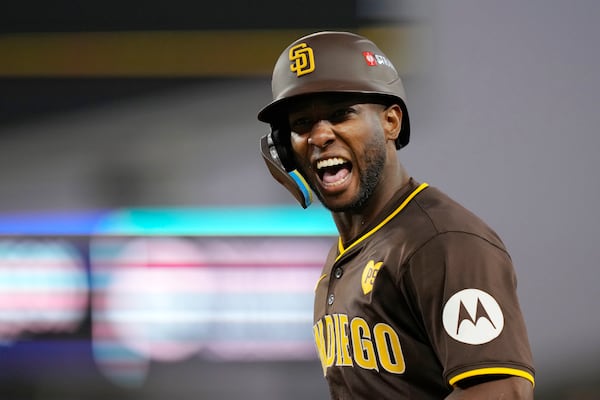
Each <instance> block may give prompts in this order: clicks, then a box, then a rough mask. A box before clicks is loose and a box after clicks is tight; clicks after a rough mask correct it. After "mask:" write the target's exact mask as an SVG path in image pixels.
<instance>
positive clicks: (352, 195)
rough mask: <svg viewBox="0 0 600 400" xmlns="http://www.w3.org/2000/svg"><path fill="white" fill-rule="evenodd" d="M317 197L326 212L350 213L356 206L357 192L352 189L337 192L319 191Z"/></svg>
mask: <svg viewBox="0 0 600 400" xmlns="http://www.w3.org/2000/svg"><path fill="white" fill-rule="evenodd" d="M320 189H321V188H320ZM318 197H319V200H320V201H321V203H322V204H323V205H324V206H325V207H326V208H327V209H328V210H330V211H333V212H343V211H350V210H352V209H353V208H354V207H355V206H356V203H357V197H358V192H357V191H356V190H354V189H352V188H347V189H345V190H338V191H322V190H319V192H318Z"/></svg>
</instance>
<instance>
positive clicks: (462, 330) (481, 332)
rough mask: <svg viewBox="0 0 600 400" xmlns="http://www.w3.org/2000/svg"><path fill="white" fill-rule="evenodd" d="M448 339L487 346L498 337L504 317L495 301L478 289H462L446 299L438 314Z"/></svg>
mask: <svg viewBox="0 0 600 400" xmlns="http://www.w3.org/2000/svg"><path fill="white" fill-rule="evenodd" d="M442 320H443V323H444V329H446V332H447V333H448V335H450V337H452V338H453V339H455V340H458V341H459V342H463V343H468V344H483V343H487V342H489V341H491V340H493V339H495V338H497V337H498V335H500V332H502V329H503V328H504V315H503V314H502V310H501V309H500V306H499V305H498V302H497V301H496V299H494V298H493V297H492V296H490V295H489V294H487V293H486V292H484V291H483V290H479V289H464V290H461V291H460V292H457V293H455V294H454V295H453V296H452V297H450V298H449V299H448V301H447V302H446V305H445V306H444V311H443V313H442Z"/></svg>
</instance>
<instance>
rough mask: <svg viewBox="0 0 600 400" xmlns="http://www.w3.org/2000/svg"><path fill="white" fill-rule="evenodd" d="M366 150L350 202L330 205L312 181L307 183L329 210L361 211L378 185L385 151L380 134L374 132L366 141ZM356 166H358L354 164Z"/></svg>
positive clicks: (384, 161) (383, 164)
mask: <svg viewBox="0 0 600 400" xmlns="http://www.w3.org/2000/svg"><path fill="white" fill-rule="evenodd" d="M365 148H366V151H365V153H364V161H365V168H364V169H363V170H361V171H360V185H359V188H358V193H357V194H356V196H355V197H354V198H353V199H352V200H351V201H350V203H347V204H343V205H340V206H332V205H330V204H327V202H326V201H325V199H323V198H322V197H321V194H320V192H319V191H318V190H316V188H315V186H314V185H313V183H312V182H310V183H309V185H310V186H311V188H312V189H313V192H314V193H315V194H316V195H317V197H318V199H319V201H320V202H321V204H323V205H324V206H325V208H327V209H328V210H329V211H331V212H357V211H361V210H362V209H363V207H365V205H366V204H367V202H368V201H369V199H370V198H371V196H372V195H373V192H375V189H376V188H377V185H379V181H380V179H381V172H382V171H383V168H384V166H385V163H386V158H387V152H386V143H385V139H384V137H383V135H382V134H374V135H373V136H372V139H371V140H370V141H369V142H368V143H366V146H365ZM354 168H358V166H356V165H355V166H354Z"/></svg>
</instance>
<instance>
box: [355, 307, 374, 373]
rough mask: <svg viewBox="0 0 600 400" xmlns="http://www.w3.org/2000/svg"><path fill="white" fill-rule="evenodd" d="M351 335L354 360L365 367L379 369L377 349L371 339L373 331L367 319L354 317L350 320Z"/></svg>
mask: <svg viewBox="0 0 600 400" xmlns="http://www.w3.org/2000/svg"><path fill="white" fill-rule="evenodd" d="M350 332H351V333H350V337H351V338H352V350H353V353H352V354H353V356H354V361H355V362H356V364H357V365H358V366H359V367H361V368H364V369H375V370H377V369H378V368H377V360H376V358H375V350H374V348H373V342H372V341H371V332H370V330H369V325H367V321H365V320H364V319H362V318H353V319H352V321H351V322H350Z"/></svg>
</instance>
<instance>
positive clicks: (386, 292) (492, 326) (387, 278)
mask: <svg viewBox="0 0 600 400" xmlns="http://www.w3.org/2000/svg"><path fill="white" fill-rule="evenodd" d="M516 285H517V284H516V276H515V272H514V268H513V265H512V262H511V259H510V256H509V254H508V253H507V251H506V249H505V246H504V244H503V243H502V241H501V240H500V238H499V237H498V235H497V234H496V233H495V232H494V231H493V230H492V229H490V228H489V227H488V226H487V225H486V224H485V223H484V222H483V221H481V219H479V218H478V217H477V216H475V215H474V214H473V213H471V212H470V211H468V210H466V209H465V208H463V207H462V206H461V205H459V204H458V203H456V202H455V201H453V200H452V199H450V198H449V197H448V196H446V195H445V194H443V193H442V192H441V191H439V190H438V189H436V188H433V187H428V185H427V184H418V183H417V182H415V181H414V180H412V179H411V181H410V183H409V185H408V186H407V187H405V188H404V189H403V190H401V191H400V192H399V193H397V194H396V196H395V198H394V199H393V200H392V201H391V202H390V204H389V205H388V206H387V207H386V208H385V209H384V210H383V211H382V213H381V214H380V215H379V218H377V222H376V223H375V224H374V225H373V226H369V227H365V229H364V231H363V233H362V235H361V236H360V237H359V238H358V239H356V240H355V241H354V242H352V243H341V241H340V243H339V245H338V246H337V247H336V248H334V249H332V250H331V252H330V253H329V256H328V258H327V260H326V263H325V266H324V268H323V273H322V276H321V278H320V279H319V281H318V283H317V286H316V289H315V292H316V293H315V306H314V326H313V333H314V337H315V342H316V346H317V352H318V354H319V357H320V359H321V364H322V366H323V373H324V375H325V377H326V379H327V382H328V385H329V388H330V393H331V398H332V399H419V400H424V399H441V398H444V397H445V396H446V395H448V394H449V393H450V392H451V390H452V386H453V385H455V384H457V383H458V382H460V381H462V380H465V379H477V378H479V377H484V378H485V377H488V378H489V377H490V376H520V377H523V378H525V379H528V380H530V381H531V382H532V384H533V382H534V369H533V360H532V355H531V350H530V346H529V341H528V337H527V331H526V327H525V323H524V320H523V316H522V313H521V310H520V306H519V302H518V298H517V294H516Z"/></svg>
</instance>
